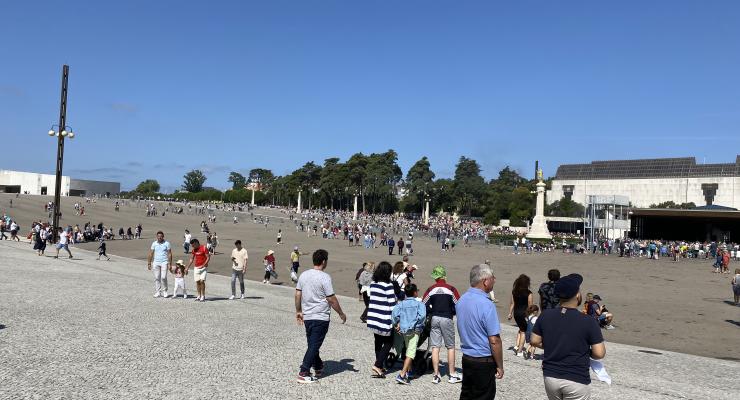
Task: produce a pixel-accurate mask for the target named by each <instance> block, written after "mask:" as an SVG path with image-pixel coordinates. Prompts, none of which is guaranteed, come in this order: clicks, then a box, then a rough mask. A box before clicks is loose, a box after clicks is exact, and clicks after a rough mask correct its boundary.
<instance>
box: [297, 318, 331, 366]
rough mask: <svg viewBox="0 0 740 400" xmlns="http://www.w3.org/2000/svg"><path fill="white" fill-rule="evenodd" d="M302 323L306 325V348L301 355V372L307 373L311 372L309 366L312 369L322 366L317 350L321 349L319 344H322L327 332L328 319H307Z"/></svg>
mask: <svg viewBox="0 0 740 400" xmlns="http://www.w3.org/2000/svg"><path fill="white" fill-rule="evenodd" d="M303 325H304V326H305V327H306V342H307V343H308V348H307V349H306V354H305V355H304V356H303V363H302V364H301V374H308V373H310V372H311V368H313V369H314V370H319V369H322V368H324V362H323V361H321V356H319V350H321V345H322V344H324V338H326V333H327V332H329V321H318V320H308V321H303Z"/></svg>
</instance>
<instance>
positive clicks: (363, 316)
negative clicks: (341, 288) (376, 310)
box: [360, 292, 370, 322]
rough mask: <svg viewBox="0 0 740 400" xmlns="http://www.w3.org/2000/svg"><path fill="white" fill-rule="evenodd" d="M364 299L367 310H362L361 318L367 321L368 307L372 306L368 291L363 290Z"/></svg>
mask: <svg viewBox="0 0 740 400" xmlns="http://www.w3.org/2000/svg"><path fill="white" fill-rule="evenodd" d="M362 301H363V302H364V303H365V311H363V312H362V315H361V316H360V320H361V321H362V322H365V320H367V308H368V307H370V296H368V295H367V292H362Z"/></svg>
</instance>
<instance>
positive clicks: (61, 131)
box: [49, 65, 75, 242]
mask: <svg viewBox="0 0 740 400" xmlns="http://www.w3.org/2000/svg"><path fill="white" fill-rule="evenodd" d="M68 78H69V65H64V66H63V67H62V95H61V101H60V104H59V125H52V126H51V129H50V130H49V136H56V137H57V168H56V184H55V186H54V219H53V222H52V228H53V229H52V238H53V241H54V242H56V241H57V240H58V239H59V233H58V230H57V228H58V227H59V219H60V218H61V215H62V211H61V208H62V206H61V195H62V164H63V163H64V138H65V137H69V138H70V139H72V138H74V137H75V134H74V132H72V127H70V126H68V125H67V80H68ZM55 127H56V128H57V129H58V130H57V131H55V130H54V128H55Z"/></svg>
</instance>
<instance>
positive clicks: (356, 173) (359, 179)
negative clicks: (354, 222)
mask: <svg viewBox="0 0 740 400" xmlns="http://www.w3.org/2000/svg"><path fill="white" fill-rule="evenodd" d="M366 168H367V156H365V155H364V154H362V153H356V154H353V155H352V157H350V158H349V160H347V169H348V172H349V182H350V184H351V185H352V190H353V192H354V193H357V194H358V195H359V196H360V198H361V200H362V212H363V213H364V212H365V181H366V178H367V169H366ZM354 193H352V194H354Z"/></svg>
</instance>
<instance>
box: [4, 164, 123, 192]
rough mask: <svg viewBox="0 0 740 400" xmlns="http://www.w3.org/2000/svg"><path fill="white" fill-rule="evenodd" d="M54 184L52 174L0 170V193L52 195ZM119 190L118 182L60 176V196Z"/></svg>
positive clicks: (54, 178) (54, 180)
mask: <svg viewBox="0 0 740 400" xmlns="http://www.w3.org/2000/svg"><path fill="white" fill-rule="evenodd" d="M55 185H56V177H55V176H54V175H49V174H37V173H33V172H21V171H8V170H0V193H21V194H38V195H49V196H52V195H54V188H55V187H56V186H55ZM120 191H121V184H120V183H119V182H105V181H89V180H84V179H72V178H70V177H68V176H62V193H61V195H62V196H94V195H99V196H112V195H116V194H118V193H119V192H120Z"/></svg>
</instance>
